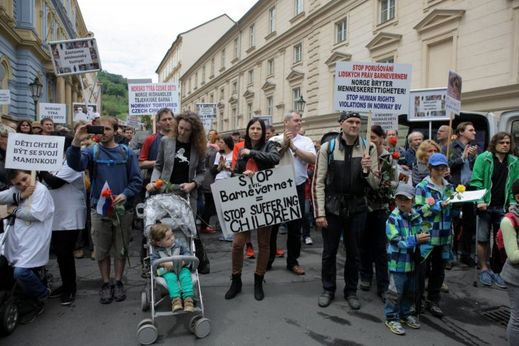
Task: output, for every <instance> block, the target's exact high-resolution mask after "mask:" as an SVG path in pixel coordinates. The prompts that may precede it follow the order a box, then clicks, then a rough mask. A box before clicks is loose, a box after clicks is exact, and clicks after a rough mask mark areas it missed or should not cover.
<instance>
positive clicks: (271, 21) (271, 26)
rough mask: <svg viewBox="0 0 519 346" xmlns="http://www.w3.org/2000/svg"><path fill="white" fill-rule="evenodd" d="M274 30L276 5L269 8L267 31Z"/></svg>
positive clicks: (271, 31)
mask: <svg viewBox="0 0 519 346" xmlns="http://www.w3.org/2000/svg"><path fill="white" fill-rule="evenodd" d="M274 31H276V7H271V8H270V9H269V33H273V32H274Z"/></svg>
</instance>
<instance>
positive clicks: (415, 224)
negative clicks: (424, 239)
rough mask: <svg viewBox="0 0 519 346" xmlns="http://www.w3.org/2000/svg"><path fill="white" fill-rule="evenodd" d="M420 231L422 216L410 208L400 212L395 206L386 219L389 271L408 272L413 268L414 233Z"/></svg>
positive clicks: (415, 243)
mask: <svg viewBox="0 0 519 346" xmlns="http://www.w3.org/2000/svg"><path fill="white" fill-rule="evenodd" d="M420 232H422V217H421V216H420V214H419V213H418V212H417V211H416V210H414V209H412V210H411V212H410V213H401V212H400V209H398V208H395V210H393V212H392V213H391V214H390V215H389V218H388V219H387V221H386V235H387V239H388V241H389V243H388V246H387V253H388V258H389V261H388V268H389V271H390V272H398V273H409V272H413V271H414V270H415V260H414V252H415V251H416V248H417V246H419V245H418V244H417V241H416V234H417V233H420Z"/></svg>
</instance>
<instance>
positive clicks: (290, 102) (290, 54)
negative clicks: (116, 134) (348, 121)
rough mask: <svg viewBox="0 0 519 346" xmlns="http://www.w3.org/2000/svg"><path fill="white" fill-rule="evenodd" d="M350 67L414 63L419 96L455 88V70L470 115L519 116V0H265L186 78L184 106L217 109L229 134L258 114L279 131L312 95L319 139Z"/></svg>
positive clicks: (310, 127) (310, 115)
mask: <svg viewBox="0 0 519 346" xmlns="http://www.w3.org/2000/svg"><path fill="white" fill-rule="evenodd" d="M350 60H351V61H361V62H369V61H376V62H394V63H407V64H412V66H413V71H412V88H413V89H422V88H434V87H446V85H447V75H448V70H449V69H452V70H455V71H456V72H458V73H459V74H461V76H462V77H463V95H462V110H464V111H480V112H483V111H486V112H494V113H497V114H499V113H501V112H503V111H507V110H514V109H515V110H519V0H494V1H485V0H472V1H467V0H344V1H333V0H260V1H258V2H257V3H256V4H255V5H254V6H253V7H252V8H251V9H250V10H249V11H248V12H247V13H246V14H245V15H244V16H243V17H242V18H241V19H240V20H239V21H238V22H237V23H236V25H234V26H233V27H232V28H231V29H230V30H229V31H227V32H226V33H225V34H224V35H223V36H222V37H221V38H220V40H218V41H217V42H216V43H215V44H214V45H213V46H212V47H210V48H209V49H208V50H207V51H206V52H205V54H204V55H203V56H202V57H201V58H200V59H199V60H198V61H197V62H196V63H195V64H193V66H192V67H191V68H190V69H189V70H187V71H186V72H185V73H184V74H183V75H182V77H181V82H182V84H183V85H184V88H182V90H181V100H182V107H183V109H190V110H195V109H196V107H195V104H196V103H207V102H215V103H218V114H217V117H216V123H215V124H214V125H215V128H216V129H217V130H218V131H224V132H226V131H232V130H235V129H240V130H243V129H244V127H245V126H246V124H247V122H248V120H249V119H250V118H251V117H252V116H259V115H272V116H273V120H274V125H276V124H277V125H280V124H281V121H282V119H283V116H284V114H285V113H286V112H288V111H289V110H291V109H295V108H296V106H295V101H296V100H297V99H299V98H300V96H303V98H304V100H305V101H306V108H305V110H304V127H305V129H306V131H307V135H311V136H313V137H320V135H321V134H322V133H323V132H324V131H326V130H329V129H336V128H337V122H336V120H337V111H336V110H335V109H334V102H333V101H334V78H335V64H336V62H338V61H350ZM204 71H205V73H204ZM277 128H278V129H280V127H279V126H277Z"/></svg>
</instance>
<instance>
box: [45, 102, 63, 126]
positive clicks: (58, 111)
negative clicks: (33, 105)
mask: <svg viewBox="0 0 519 346" xmlns="http://www.w3.org/2000/svg"><path fill="white" fill-rule="evenodd" d="M39 115H40V117H39V118H38V119H39V120H41V119H45V118H50V119H52V121H53V122H54V123H55V124H66V123H67V105H65V104H63V103H40V104H39Z"/></svg>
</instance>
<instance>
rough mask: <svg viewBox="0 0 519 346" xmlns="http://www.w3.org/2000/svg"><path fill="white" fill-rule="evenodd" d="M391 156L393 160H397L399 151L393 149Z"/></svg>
mask: <svg viewBox="0 0 519 346" xmlns="http://www.w3.org/2000/svg"><path fill="white" fill-rule="evenodd" d="M391 157H392V158H393V159H394V160H398V159H399V158H400V153H399V152H398V151H395V152H393V154H391Z"/></svg>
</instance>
